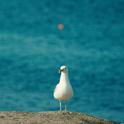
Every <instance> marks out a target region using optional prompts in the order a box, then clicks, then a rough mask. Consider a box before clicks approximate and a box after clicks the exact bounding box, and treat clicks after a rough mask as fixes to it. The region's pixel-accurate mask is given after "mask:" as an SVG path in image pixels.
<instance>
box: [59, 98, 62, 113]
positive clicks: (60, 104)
mask: <svg viewBox="0 0 124 124" xmlns="http://www.w3.org/2000/svg"><path fill="white" fill-rule="evenodd" d="M59 106H60V111H61V110H62V103H61V100H59Z"/></svg>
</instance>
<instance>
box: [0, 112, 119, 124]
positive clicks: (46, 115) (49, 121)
mask: <svg viewBox="0 0 124 124" xmlns="http://www.w3.org/2000/svg"><path fill="white" fill-rule="evenodd" d="M0 124H119V123H117V122H114V121H109V120H105V119H100V118H97V117H94V116H90V115H87V114H83V113H76V112H64V111H54V112H0Z"/></svg>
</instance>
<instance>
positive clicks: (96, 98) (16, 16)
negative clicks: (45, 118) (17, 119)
mask: <svg viewBox="0 0 124 124" xmlns="http://www.w3.org/2000/svg"><path fill="white" fill-rule="evenodd" d="M59 23H62V24H64V29H63V30H59V29H58V28H57V25H58V24H59ZM63 64H66V65H68V67H69V72H70V73H69V74H70V81H71V83H72V86H73V88H74V93H75V94H74V97H73V99H72V100H71V101H70V102H69V104H68V108H69V110H70V111H79V112H85V113H88V114H92V115H95V116H99V117H102V118H107V119H112V120H115V121H120V122H123V121H124V76H123V73H124V1H123V0H109V1H104V2H103V1H102V0H76V1H75V0H61V1H59V0H52V1H50V0H42V1H41V0H37V1H36V0H12V1H9V0H4V1H3V0H0V110H1V111H8V110H11V111H14V110H16V111H49V110H58V109H59V108H58V102H57V101H56V100H54V98H53V95H52V94H53V90H54V87H55V85H56V84H57V83H58V81H59V74H58V69H59V67H60V66H61V65H63Z"/></svg>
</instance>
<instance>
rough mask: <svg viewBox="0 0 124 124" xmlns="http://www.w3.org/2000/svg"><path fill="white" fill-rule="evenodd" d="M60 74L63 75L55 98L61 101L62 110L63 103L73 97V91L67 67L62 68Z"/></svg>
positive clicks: (57, 86) (56, 89)
mask: <svg viewBox="0 0 124 124" xmlns="http://www.w3.org/2000/svg"><path fill="white" fill-rule="evenodd" d="M59 72H60V73H61V76H60V80H59V83H58V84H57V85H56V88H55V90H54V98H55V99H57V100H59V103H60V110H62V106H61V101H67V100H69V99H70V98H71V97H72V96H73V89H72V86H71V84H70V81H69V76H68V68H67V66H65V65H63V66H61V67H60V70H59ZM65 111H66V105H65Z"/></svg>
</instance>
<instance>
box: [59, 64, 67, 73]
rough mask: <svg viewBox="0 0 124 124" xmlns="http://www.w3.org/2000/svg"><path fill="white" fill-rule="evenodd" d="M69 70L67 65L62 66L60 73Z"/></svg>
mask: <svg viewBox="0 0 124 124" xmlns="http://www.w3.org/2000/svg"><path fill="white" fill-rule="evenodd" d="M67 71H68V68H67V66H65V65H63V66H61V67H60V69H59V73H61V72H64V73H66V72H67Z"/></svg>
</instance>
